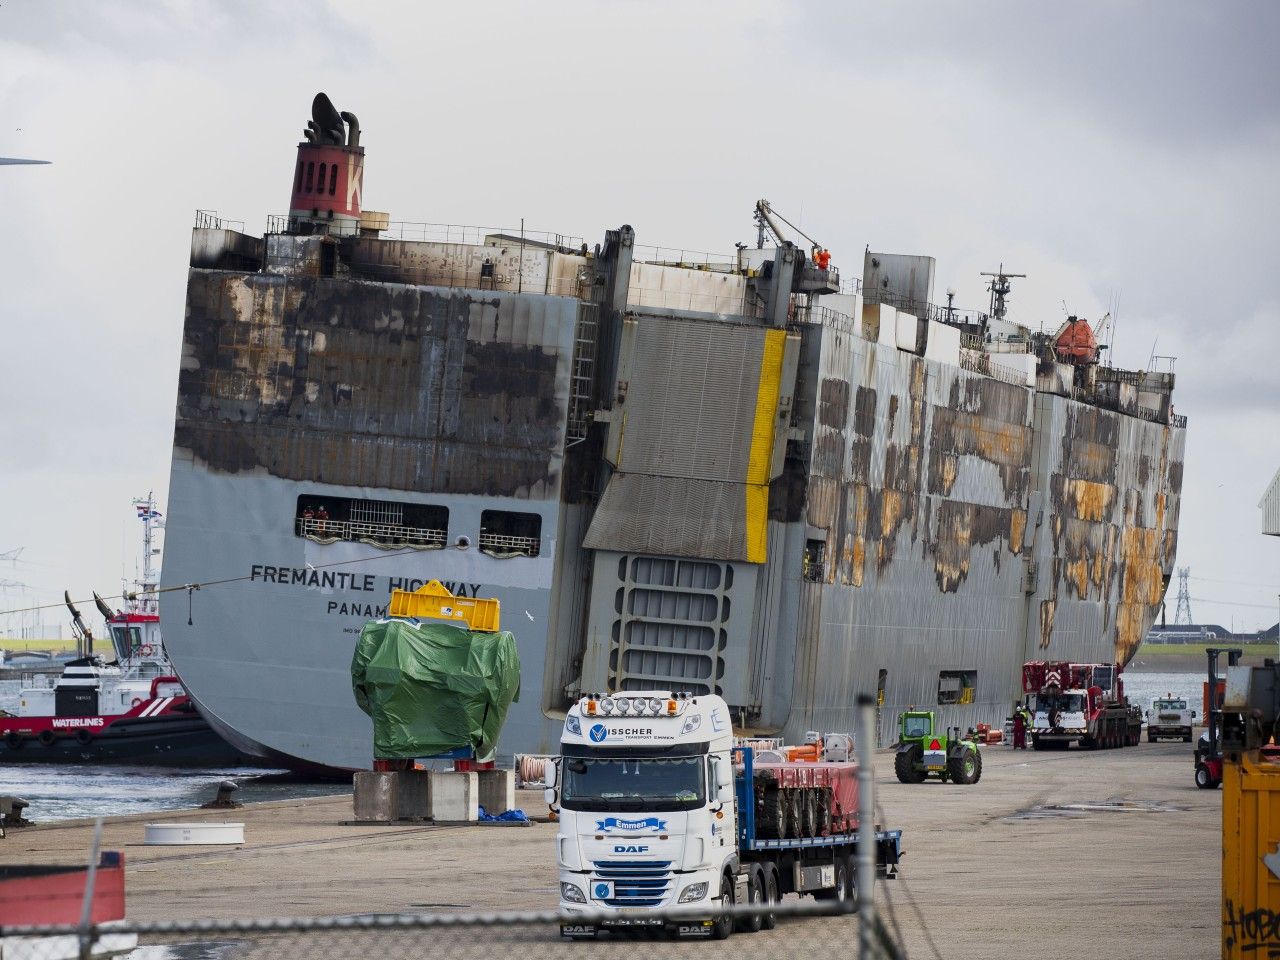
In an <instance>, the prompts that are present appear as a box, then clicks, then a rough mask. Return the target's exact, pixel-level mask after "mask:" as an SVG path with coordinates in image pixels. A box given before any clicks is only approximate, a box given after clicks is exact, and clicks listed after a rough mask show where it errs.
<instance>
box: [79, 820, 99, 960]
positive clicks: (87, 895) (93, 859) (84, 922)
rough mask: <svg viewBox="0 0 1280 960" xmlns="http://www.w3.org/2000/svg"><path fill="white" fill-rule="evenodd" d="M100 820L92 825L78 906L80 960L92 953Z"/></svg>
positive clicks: (85, 958) (86, 959)
mask: <svg viewBox="0 0 1280 960" xmlns="http://www.w3.org/2000/svg"><path fill="white" fill-rule="evenodd" d="M101 847H102V818H101V817H98V818H97V819H96V820H95V821H94V823H93V844H92V846H91V847H90V848H89V873H88V875H87V876H86V877H85V880H84V903H83V904H81V906H80V930H79V937H80V960H89V957H90V956H91V955H92V953H93V887H94V883H95V882H96V881H97V879H98V860H99V859H100V858H101V856H102V854H101V853H100V852H99V851H100V849H101Z"/></svg>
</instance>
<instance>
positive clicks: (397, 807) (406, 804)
mask: <svg viewBox="0 0 1280 960" xmlns="http://www.w3.org/2000/svg"><path fill="white" fill-rule="evenodd" d="M353 785H354V788H355V790H354V793H353V795H352V798H353V805H354V807H355V815H356V819H357V820H412V819H421V818H424V817H429V816H430V815H431V812H430V810H431V803H430V800H431V781H430V779H429V777H428V776H427V771H426V770H392V771H381V770H361V771H360V772H358V773H357V774H356V775H355V779H354V783H353Z"/></svg>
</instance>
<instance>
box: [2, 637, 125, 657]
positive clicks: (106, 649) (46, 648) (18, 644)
mask: <svg viewBox="0 0 1280 960" xmlns="http://www.w3.org/2000/svg"><path fill="white" fill-rule="evenodd" d="M75 648H76V641H75V638H73V637H64V638H63V639H61V640H57V639H47V640H14V639H12V638H10V637H0V650H13V651H23V650H37V651H41V652H51V653H68V652H71V651H73V650H75ZM111 649H112V648H111V641H110V640H108V639H107V638H105V637H97V638H95V639H94V641H93V650H94V653H103V654H108V655H109V654H110V653H111Z"/></svg>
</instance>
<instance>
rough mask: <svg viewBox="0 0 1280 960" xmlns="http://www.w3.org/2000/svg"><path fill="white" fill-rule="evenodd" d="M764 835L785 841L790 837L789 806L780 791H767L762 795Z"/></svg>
mask: <svg viewBox="0 0 1280 960" xmlns="http://www.w3.org/2000/svg"><path fill="white" fill-rule="evenodd" d="M763 806H764V823H763V824H762V826H763V828H764V834H765V836H767V837H776V838H777V839H779V840H785V839H787V837H789V836H791V805H790V804H789V803H787V801H786V796H785V794H784V793H783V792H782V791H781V790H767V791H765V795H764V804H763Z"/></svg>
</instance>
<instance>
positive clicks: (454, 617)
mask: <svg viewBox="0 0 1280 960" xmlns="http://www.w3.org/2000/svg"><path fill="white" fill-rule="evenodd" d="M387 613H389V614H390V615H391V616H393V617H413V618H414V619H417V620H447V621H450V622H454V623H464V624H466V626H467V629H469V630H479V631H482V632H484V633H497V632H498V630H499V626H498V624H499V622H500V619H501V605H500V604H499V603H498V601H497V600H492V599H481V598H479V597H474V598H473V597H455V596H454V595H453V594H452V593H450V592H449V591H448V589H447V588H446V587H445V586H444V584H442V583H441V582H440V581H439V580H432V581H431V582H430V583H428V584H427V585H426V586H423V587H419V588H418V589H417V590H414V591H413V592H412V593H411V592H409V591H408V590H392V591H391V605H390V606H388V607H387Z"/></svg>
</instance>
